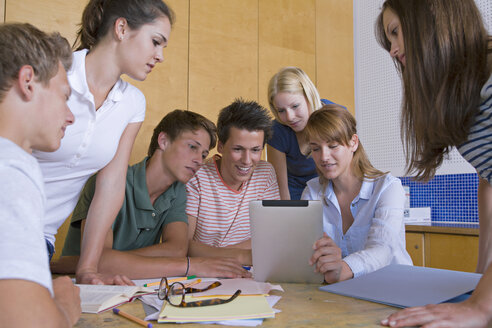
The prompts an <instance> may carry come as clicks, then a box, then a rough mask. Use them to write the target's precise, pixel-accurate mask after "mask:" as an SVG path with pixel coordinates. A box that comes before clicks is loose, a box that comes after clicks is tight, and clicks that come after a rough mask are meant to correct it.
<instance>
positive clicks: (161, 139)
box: [157, 132, 169, 150]
mask: <svg viewBox="0 0 492 328" xmlns="http://www.w3.org/2000/svg"><path fill="white" fill-rule="evenodd" d="M157 143H158V144H159V148H160V149H161V150H166V148H167V146H168V145H169V138H168V136H167V134H166V133H165V132H161V133H159V136H158V137H157Z"/></svg>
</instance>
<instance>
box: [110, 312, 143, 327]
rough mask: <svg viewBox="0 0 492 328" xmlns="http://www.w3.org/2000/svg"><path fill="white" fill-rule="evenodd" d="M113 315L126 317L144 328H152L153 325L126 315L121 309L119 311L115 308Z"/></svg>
mask: <svg viewBox="0 0 492 328" xmlns="http://www.w3.org/2000/svg"><path fill="white" fill-rule="evenodd" d="M113 313H114V314H118V315H121V316H122V317H125V318H127V319H129V320H131V321H133V322H136V323H138V324H139V325H142V326H144V327H147V328H152V324H151V323H150V322H147V321H145V320H142V319H139V318H137V317H135V316H133V315H131V314H129V313H126V312H123V311H121V310H120V309H117V308H113Z"/></svg>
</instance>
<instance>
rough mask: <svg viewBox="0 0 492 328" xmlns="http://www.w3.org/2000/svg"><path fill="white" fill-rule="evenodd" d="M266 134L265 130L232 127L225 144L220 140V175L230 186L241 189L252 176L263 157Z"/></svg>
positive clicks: (218, 147) (218, 148)
mask: <svg viewBox="0 0 492 328" xmlns="http://www.w3.org/2000/svg"><path fill="white" fill-rule="evenodd" d="M264 136H265V135H264V132H263V130H259V131H248V130H245V129H238V128H235V127H231V128H230V130H229V138H228V139H227V141H226V142H225V143H224V144H223V143H221V142H220V141H219V144H218V146H217V150H218V152H219V153H220V154H221V155H222V159H221V161H220V175H221V176H222V180H224V182H225V183H226V184H227V185H228V186H229V187H230V188H232V189H235V190H239V188H240V187H241V185H242V183H243V182H246V181H248V180H249V178H251V175H252V174H253V171H254V170H255V168H256V165H258V162H259V161H260V159H261V152H262V150H263V143H264Z"/></svg>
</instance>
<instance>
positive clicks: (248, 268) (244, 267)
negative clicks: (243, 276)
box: [243, 266, 251, 271]
mask: <svg viewBox="0 0 492 328" xmlns="http://www.w3.org/2000/svg"><path fill="white" fill-rule="evenodd" d="M243 269H244V270H247V271H249V270H251V267H250V266H243Z"/></svg>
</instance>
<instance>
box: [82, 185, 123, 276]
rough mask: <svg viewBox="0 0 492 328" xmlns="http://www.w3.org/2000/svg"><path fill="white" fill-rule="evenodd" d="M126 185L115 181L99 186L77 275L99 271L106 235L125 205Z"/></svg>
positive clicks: (88, 218)
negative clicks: (98, 265)
mask: <svg viewBox="0 0 492 328" xmlns="http://www.w3.org/2000/svg"><path fill="white" fill-rule="evenodd" d="M99 177H100V176H98V179H99ZM124 183H125V181H124V180H122V181H121V182H120V183H118V182H116V181H115V182H114V183H101V184H97V187H96V193H95V195H94V199H93V201H92V203H91V206H90V208H89V212H88V214H87V220H86V223H85V227H84V233H83V236H82V245H81V251H80V260H79V263H78V266H77V273H79V272H97V271H98V267H97V264H98V262H99V259H100V257H101V253H102V249H103V247H104V241H105V239H106V235H107V233H108V231H109V230H110V227H111V224H112V223H113V221H114V218H115V217H116V215H117V214H118V211H119V209H120V208H121V205H122V204H123V197H124V193H125V189H124V187H125V184H124ZM113 188H114V189H113ZM115 191H116V192H115Z"/></svg>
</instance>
